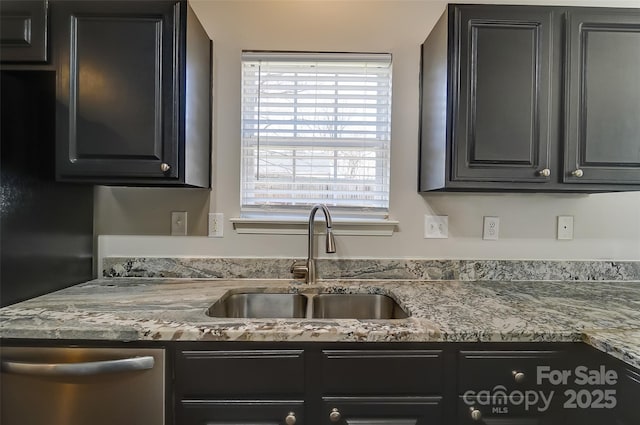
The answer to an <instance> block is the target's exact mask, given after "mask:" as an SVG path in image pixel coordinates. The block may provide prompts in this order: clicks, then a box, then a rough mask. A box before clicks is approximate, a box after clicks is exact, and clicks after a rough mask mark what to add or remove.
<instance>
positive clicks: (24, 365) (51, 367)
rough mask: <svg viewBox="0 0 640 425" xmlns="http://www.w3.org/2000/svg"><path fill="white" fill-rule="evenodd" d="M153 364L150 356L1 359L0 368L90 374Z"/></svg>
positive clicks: (26, 372)
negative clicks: (55, 360) (63, 360)
mask: <svg viewBox="0 0 640 425" xmlns="http://www.w3.org/2000/svg"><path fill="white" fill-rule="evenodd" d="M154 364H155V360H154V359H153V357H152V356H142V357H131V358H127V359H118V360H104V361H97V362H82V363H28V362H19V361H10V360H3V361H2V363H1V370H2V372H4V373H13V374H17V375H37V376H91V375H102V374H106V373H117V372H131V371H136V370H147V369H152V368H153V365H154Z"/></svg>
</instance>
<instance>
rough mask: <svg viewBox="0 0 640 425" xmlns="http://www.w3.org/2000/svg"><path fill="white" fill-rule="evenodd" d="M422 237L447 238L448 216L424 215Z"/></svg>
mask: <svg viewBox="0 0 640 425" xmlns="http://www.w3.org/2000/svg"><path fill="white" fill-rule="evenodd" d="M424 237H425V238H426V239H447V238H448V237H449V216H446V215H425V216H424Z"/></svg>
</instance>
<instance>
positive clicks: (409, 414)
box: [318, 397, 444, 425]
mask: <svg viewBox="0 0 640 425" xmlns="http://www.w3.org/2000/svg"><path fill="white" fill-rule="evenodd" d="M442 410H443V407H442V398H441V397H323V399H322V412H321V414H320V421H319V422H318V423H320V424H324V425H440V424H443V423H444V422H443V416H442Z"/></svg>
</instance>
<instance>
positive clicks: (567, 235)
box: [558, 215, 573, 241]
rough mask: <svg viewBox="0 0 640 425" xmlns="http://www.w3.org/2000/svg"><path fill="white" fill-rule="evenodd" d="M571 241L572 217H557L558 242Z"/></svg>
mask: <svg viewBox="0 0 640 425" xmlns="http://www.w3.org/2000/svg"><path fill="white" fill-rule="evenodd" d="M572 239H573V216H572V215H559V216H558V240H559V241H570V240H572Z"/></svg>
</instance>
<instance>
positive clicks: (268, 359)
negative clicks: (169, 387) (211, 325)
mask: <svg viewBox="0 0 640 425" xmlns="http://www.w3.org/2000/svg"><path fill="white" fill-rule="evenodd" d="M175 367H176V393H177V396H178V397H179V398H183V397H184V396H187V397H191V396H208V395H215V396H219V395H224V397H233V396H234V395H247V394H256V395H263V394H264V395H268V394H299V393H302V392H303V391H304V353H303V350H247V351H217V350H215V351H214V350H211V351H210V350H189V351H186V350H185V351H180V352H178V354H177V356H176V365H175Z"/></svg>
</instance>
